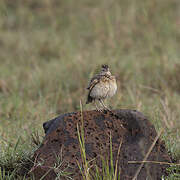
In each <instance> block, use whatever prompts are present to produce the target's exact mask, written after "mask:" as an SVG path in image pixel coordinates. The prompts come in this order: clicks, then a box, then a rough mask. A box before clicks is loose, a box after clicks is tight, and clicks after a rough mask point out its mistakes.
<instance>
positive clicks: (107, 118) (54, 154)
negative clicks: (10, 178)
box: [30, 110, 171, 180]
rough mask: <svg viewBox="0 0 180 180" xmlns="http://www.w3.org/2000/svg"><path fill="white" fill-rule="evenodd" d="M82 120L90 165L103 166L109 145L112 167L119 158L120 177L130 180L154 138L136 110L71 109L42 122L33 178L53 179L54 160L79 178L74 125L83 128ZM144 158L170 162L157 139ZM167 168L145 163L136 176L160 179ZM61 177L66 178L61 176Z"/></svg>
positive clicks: (149, 125) (77, 145) (150, 129)
mask: <svg viewBox="0 0 180 180" xmlns="http://www.w3.org/2000/svg"><path fill="white" fill-rule="evenodd" d="M82 119H83V128H84V139H85V150H86V158H87V160H88V161H90V160H92V159H94V160H93V161H91V165H92V167H93V164H96V165H97V166H98V167H99V168H100V169H101V168H102V157H107V158H108V157H110V146H111V147H112V152H113V160H114V166H115V162H116V160H117V158H118V172H120V178H121V179H123V180H130V179H132V178H133V177H134V175H135V173H136V172H137V169H138V168H139V166H140V165H141V163H139V162H138V161H143V159H144V157H145V156H146V154H147V152H148V150H149V149H150V147H151V145H152V144H153V142H154V140H155V138H156V137H157V133H156V131H155V128H154V126H153V125H152V124H151V123H150V122H149V121H148V120H147V118H146V117H145V116H144V115H143V114H142V113H140V112H138V111H135V110H114V111H112V112H111V111H104V112H98V111H84V112H73V113H67V114H62V115H60V116H58V117H57V118H55V119H52V120H50V121H47V122H45V123H44V124H43V128H44V131H45V137H44V140H43V142H42V144H41V146H40V147H39V149H37V150H36V151H35V153H34V158H33V159H34V165H33V167H32V168H31V170H30V173H31V174H33V176H34V177H35V179H40V178H42V177H43V179H44V180H45V179H46V180H51V179H52V180H53V179H56V177H57V175H58V172H57V168H55V167H57V161H62V162H63V163H61V166H59V169H58V171H62V172H63V170H66V172H69V173H70V177H71V178H72V179H75V180H80V179H82V175H81V172H80V170H79V167H78V163H79V164H80V165H82V158H81V153H80V146H79V140H78V133H77V124H78V125H79V127H82ZM110 138H111V140H112V144H111V143H110ZM120 144H121V147H120V151H119V154H118V148H119V145H120ZM136 161H137V163H132V162H136ZM147 161H156V162H157V161H158V162H171V157H170V156H169V154H168V152H167V150H166V148H165V145H164V142H163V141H162V140H160V139H158V140H157V142H156V144H155V146H154V147H153V149H152V151H151V153H150V154H149V156H148V158H147ZM77 162H78V163H77ZM167 167H168V165H165V164H156V163H144V165H143V166H142V168H141V170H140V172H139V173H138V176H137V179H138V180H145V179H149V180H160V179H161V177H162V176H163V175H164V176H166V175H167V172H166V168H167ZM92 171H93V168H92ZM60 179H66V177H65V176H63V175H62V176H61V177H60Z"/></svg>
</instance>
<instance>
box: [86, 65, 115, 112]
mask: <svg viewBox="0 0 180 180" xmlns="http://www.w3.org/2000/svg"><path fill="white" fill-rule="evenodd" d="M87 89H88V90H89V93H88V98H87V101H86V104H89V103H91V102H95V105H96V109H97V110H98V111H102V110H101V109H99V108H98V106H97V104H96V100H98V101H99V103H100V105H101V106H102V107H103V108H105V109H107V110H109V109H108V108H107V107H106V106H105V104H104V101H103V100H104V99H106V98H108V97H112V96H113V95H114V94H115V93H116V91H117V84H116V78H115V76H112V75H111V72H110V71H109V67H108V65H105V64H104V65H102V68H101V72H100V73H99V74H97V75H96V76H94V77H93V78H92V79H91V81H90V83H89V85H88V87H87Z"/></svg>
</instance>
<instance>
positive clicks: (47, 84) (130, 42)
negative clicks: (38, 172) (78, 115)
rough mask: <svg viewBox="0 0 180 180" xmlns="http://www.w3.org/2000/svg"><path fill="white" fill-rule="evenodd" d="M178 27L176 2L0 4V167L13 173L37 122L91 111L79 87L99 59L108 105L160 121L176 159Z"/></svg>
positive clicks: (32, 0) (179, 154) (179, 142)
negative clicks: (108, 83) (113, 85)
mask: <svg viewBox="0 0 180 180" xmlns="http://www.w3.org/2000/svg"><path fill="white" fill-rule="evenodd" d="M179 29H180V1H179V0H171V1H170V0H158V1H155V0H146V1H144V0H133V1H132V0H99V1H92V0H79V1H73V0H61V1H58V0H54V1H51V0H39V1H36V0H28V1H23V0H13V1H11V0H6V1H0V166H1V167H4V169H6V170H9V171H10V173H9V176H10V175H12V177H13V176H14V174H15V173H16V169H18V168H19V167H20V166H21V165H22V164H23V162H24V161H22V160H23V158H26V157H27V156H29V155H30V154H31V153H32V152H33V150H34V148H35V147H34V146H32V140H31V134H32V133H37V132H38V134H39V136H40V137H42V136H43V135H44V133H43V129H42V123H43V122H45V121H47V120H50V119H52V118H54V117H56V116H58V115H59V114H61V113H65V112H71V111H79V110H80V105H79V104H80V100H82V103H83V109H84V110H89V109H92V108H93V106H91V105H85V100H86V95H87V92H86V89H85V88H86V86H87V83H88V81H89V79H90V78H91V77H92V75H93V74H94V73H95V72H96V71H97V70H98V68H99V67H100V65H101V64H102V63H107V64H108V65H109V66H110V67H111V70H112V72H113V74H115V75H116V77H117V80H118V92H117V94H116V96H115V97H113V98H112V99H111V100H109V101H108V102H107V103H108V104H109V106H110V107H111V108H113V109H119V108H129V109H137V110H139V111H141V112H142V113H144V114H145V115H146V116H147V117H148V118H149V120H151V121H152V123H153V124H154V126H155V127H156V129H157V131H158V130H159V129H160V128H161V127H162V126H165V127H166V131H165V132H164V133H163V137H162V138H163V139H165V142H166V146H167V149H168V150H169V152H170V153H171V154H172V156H173V157H174V158H175V159H177V161H179V162H180V49H179V47H180V46H179V45H180V31H179ZM14 169H15V170H14ZM174 169H176V171H174V172H172V175H170V176H171V177H169V179H175V178H177V176H178V175H177V174H178V172H180V170H179V171H178V167H175V168H174ZM13 170H14V171H13ZM170 170H171V171H172V170H173V168H172V169H170ZM12 171H13V173H14V174H13V173H12ZM1 176H2V175H1Z"/></svg>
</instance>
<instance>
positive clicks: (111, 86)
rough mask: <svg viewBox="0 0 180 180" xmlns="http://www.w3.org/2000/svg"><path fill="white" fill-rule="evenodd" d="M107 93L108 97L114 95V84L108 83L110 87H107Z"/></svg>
mask: <svg viewBox="0 0 180 180" xmlns="http://www.w3.org/2000/svg"><path fill="white" fill-rule="evenodd" d="M109 87H110V88H109V91H108V97H112V96H114V94H115V93H116V91H117V84H116V82H110V86H109Z"/></svg>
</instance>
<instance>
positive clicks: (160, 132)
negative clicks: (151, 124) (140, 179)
mask: <svg viewBox="0 0 180 180" xmlns="http://www.w3.org/2000/svg"><path fill="white" fill-rule="evenodd" d="M163 130H164V129H163V128H162V129H161V130H160V131H159V133H158V135H157V136H156V138H155V139H154V142H153V143H152V145H151V147H150V148H149V150H148V152H147V153H146V156H145V157H144V159H143V161H142V163H141V165H140V166H139V168H138V169H137V171H136V173H135V175H134V177H133V179H132V180H136V179H137V176H138V174H139V173H140V171H141V169H142V167H143V165H144V161H146V160H147V158H148V157H149V154H150V153H151V151H152V149H153V147H154V146H155V144H156V142H157V140H158V139H159V137H160V136H161V134H162V132H163Z"/></svg>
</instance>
